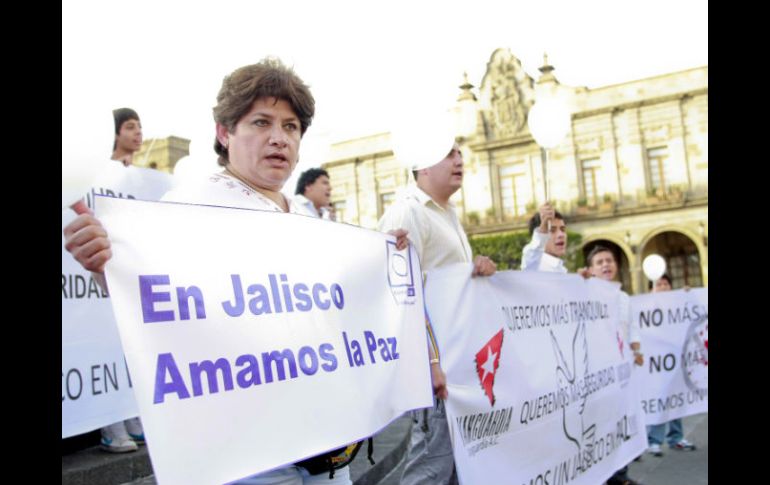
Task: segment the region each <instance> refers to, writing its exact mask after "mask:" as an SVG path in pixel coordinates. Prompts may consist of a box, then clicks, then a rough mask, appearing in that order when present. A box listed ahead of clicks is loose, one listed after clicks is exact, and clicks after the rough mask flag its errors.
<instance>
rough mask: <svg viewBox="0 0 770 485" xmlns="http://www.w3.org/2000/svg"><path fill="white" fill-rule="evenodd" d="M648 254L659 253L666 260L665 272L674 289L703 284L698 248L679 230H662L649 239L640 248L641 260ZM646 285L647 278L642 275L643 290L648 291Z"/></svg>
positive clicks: (647, 283) (647, 282)
mask: <svg viewBox="0 0 770 485" xmlns="http://www.w3.org/2000/svg"><path fill="white" fill-rule="evenodd" d="M650 254H659V255H660V256H662V257H663V259H665V260H666V273H667V274H668V275H669V276H670V277H671V283H672V286H673V287H674V289H677V288H682V287H683V286H685V285H687V286H690V287H696V286H703V274H702V272H701V260H700V254H699V253H698V248H697V246H695V243H694V242H693V241H692V240H691V239H690V238H689V237H687V236H685V235H684V234H682V233H681V232H676V231H667V232H662V233H660V234H658V235H657V236H655V237H653V238H652V239H650V240H649V241H648V242H647V244H645V246H644V248H643V249H642V261H644V258H646V257H647V256H648V255H650ZM648 286H649V280H648V279H647V277H646V276H644V291H648Z"/></svg>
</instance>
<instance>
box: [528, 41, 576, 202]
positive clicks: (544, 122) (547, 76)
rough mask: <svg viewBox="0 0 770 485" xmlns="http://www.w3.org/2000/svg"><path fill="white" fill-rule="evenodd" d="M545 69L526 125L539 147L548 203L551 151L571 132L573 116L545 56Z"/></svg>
mask: <svg viewBox="0 0 770 485" xmlns="http://www.w3.org/2000/svg"><path fill="white" fill-rule="evenodd" d="M543 64H544V65H543V66H542V67H540V68H539V69H540V72H541V73H542V75H541V76H540V79H538V80H537V84H538V86H539V88H540V89H539V90H538V91H537V98H536V100H535V104H534V105H533V106H532V108H531V109H530V110H529V115H528V116H527V124H528V125H529V132H530V133H531V134H532V137H533V138H534V139H535V142H536V143H537V144H538V145H539V146H540V153H541V158H542V168H543V195H544V196H545V201H546V202H548V200H549V199H550V194H549V193H548V172H547V168H546V165H547V162H548V150H550V149H552V148H554V147H556V146H557V145H559V143H561V141H562V140H563V139H564V136H565V135H566V134H567V133H568V132H569V130H570V115H569V112H568V111H567V109H566V107H565V106H564V103H563V102H562V101H561V99H560V98H559V96H558V95H557V93H556V90H557V89H558V84H559V83H558V81H557V80H556V77H555V76H554V75H553V73H552V72H551V71H553V69H554V68H553V66H549V65H548V57H547V56H544V61H543Z"/></svg>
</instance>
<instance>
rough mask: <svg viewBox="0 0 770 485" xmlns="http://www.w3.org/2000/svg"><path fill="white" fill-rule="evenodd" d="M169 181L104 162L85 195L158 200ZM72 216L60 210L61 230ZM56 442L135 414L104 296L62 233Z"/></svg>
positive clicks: (88, 200) (164, 175)
mask: <svg viewBox="0 0 770 485" xmlns="http://www.w3.org/2000/svg"><path fill="white" fill-rule="evenodd" d="M169 188H171V176H170V175H169V174H167V173H164V172H159V171H157V170H151V169H147V168H140V167H133V166H129V167H124V166H123V165H122V164H121V163H119V162H116V161H114V160H111V161H109V162H105V167H104V170H103V171H102V172H100V174H99V175H98V176H97V177H96V178H95V182H94V187H93V188H92V189H91V191H90V192H89V193H88V194H86V195H85V199H86V203H87V205H88V206H89V207H92V201H93V196H94V195H95V194H98V195H106V196H112V197H123V198H135V199H149V200H156V199H159V198H160V197H161V196H162V195H163V194H164V193H166V191H167V190H168V189H169ZM75 216H76V214H75V212H74V211H72V210H71V209H65V210H63V211H62V230H63V229H64V227H65V226H66V225H67V224H69V223H70V222H71V221H72V220H73V219H74V218H75ZM61 262H62V272H61V280H62V301H61V313H62V323H61V325H62V327H61V328H62V391H61V396H62V409H61V417H62V430H61V433H62V438H67V437H70V436H75V435H78V434H82V433H87V432H89V431H92V430H94V429H98V428H100V427H102V426H106V425H108V424H111V423H114V422H116V421H122V420H124V419H127V418H131V417H133V416H136V415H137V414H138V412H139V411H138V409H137V407H136V399H134V393H133V390H132V389H131V384H132V382H131V378H130V376H129V374H128V370H127V367H126V363H125V359H124V358H123V349H122V348H121V346H120V337H119V335H118V329H117V326H116V325H115V317H114V316H113V313H112V305H111V304H110V299H109V296H108V294H107V293H106V292H105V291H103V290H102V289H101V288H100V287H99V285H98V284H97V283H96V281H95V280H94V279H93V278H92V277H91V273H90V272H89V271H86V270H84V269H83V267H82V266H80V264H79V263H78V262H77V261H75V259H74V258H73V257H72V255H70V253H69V252H67V250H66V249H64V234H62V256H61Z"/></svg>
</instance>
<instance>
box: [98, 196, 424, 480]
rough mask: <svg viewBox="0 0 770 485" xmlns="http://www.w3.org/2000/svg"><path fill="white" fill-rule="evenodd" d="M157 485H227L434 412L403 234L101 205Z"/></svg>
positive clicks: (224, 211)
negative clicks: (398, 245)
mask: <svg viewBox="0 0 770 485" xmlns="http://www.w3.org/2000/svg"><path fill="white" fill-rule="evenodd" d="M96 206H97V215H98V217H99V218H100V220H101V221H102V223H103V224H104V226H105V228H106V229H107V232H108V233H109V234H110V238H111V242H112V251H113V258H112V259H111V260H110V261H109V262H108V264H107V267H106V275H107V281H108V283H109V287H110V292H111V296H112V303H113V307H114V310H115V315H116V320H117V323H118V328H119V330H120V334H121V339H122V341H123V349H124V351H125V353H126V359H127V361H128V366H129V368H130V369H131V378H132V379H133V381H134V392H135V395H136V398H137V401H138V405H139V411H140V415H141V418H142V423H143V425H144V431H145V436H146V438H147V444H148V447H149V451H150V456H151V458H152V463H153V468H154V470H155V473H156V478H157V480H158V482H159V483H161V484H165V483H179V484H213V483H223V482H228V481H232V480H236V479H240V478H243V477H246V476H250V475H253V474H255V473H258V472H262V471H266V470H269V469H273V468H276V467H279V466H281V465H285V464H290V463H292V462H296V461H299V460H300V459H303V458H307V457H310V456H314V455H317V454H319V453H321V452H324V451H328V450H330V449H334V448H338V447H340V446H344V445H346V444H348V443H353V442H355V441H358V440H361V439H364V438H366V437H368V436H371V435H373V434H375V433H376V432H377V431H379V430H380V429H382V428H383V427H384V426H386V425H387V424H388V423H390V422H391V421H392V420H394V419H395V418H397V417H399V416H400V415H401V414H403V413H404V412H405V411H407V410H410V409H415V408H420V407H426V406H430V405H431V403H432V397H431V384H430V369H429V365H428V355H427V353H428V351H427V336H426V332H425V318H424V309H423V304H422V281H421V278H420V267H419V264H418V261H417V257H416V254H415V253H414V250H413V249H410V250H409V252H407V251H400V252H398V251H396V250H395V242H394V238H393V237H392V236H387V235H385V234H382V233H378V232H375V231H370V230H366V229H361V228H358V227H355V226H350V225H347V224H338V223H335V222H331V221H326V220H320V219H316V218H312V217H306V216H300V215H295V214H283V213H280V212H272V211H255V210H247V209H228V208H222V207H212V206H198V205H188V204H175V203H151V202H140V201H128V200H121V199H110V198H98V199H97V203H96Z"/></svg>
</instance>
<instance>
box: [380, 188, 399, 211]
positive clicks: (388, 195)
mask: <svg viewBox="0 0 770 485" xmlns="http://www.w3.org/2000/svg"><path fill="white" fill-rule="evenodd" d="M395 201H396V193H395V192H385V193H383V194H380V214H379V215H380V217H382V215H383V214H384V213H385V211H386V210H388V207H390V206H391V205H393V202H395Z"/></svg>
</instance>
